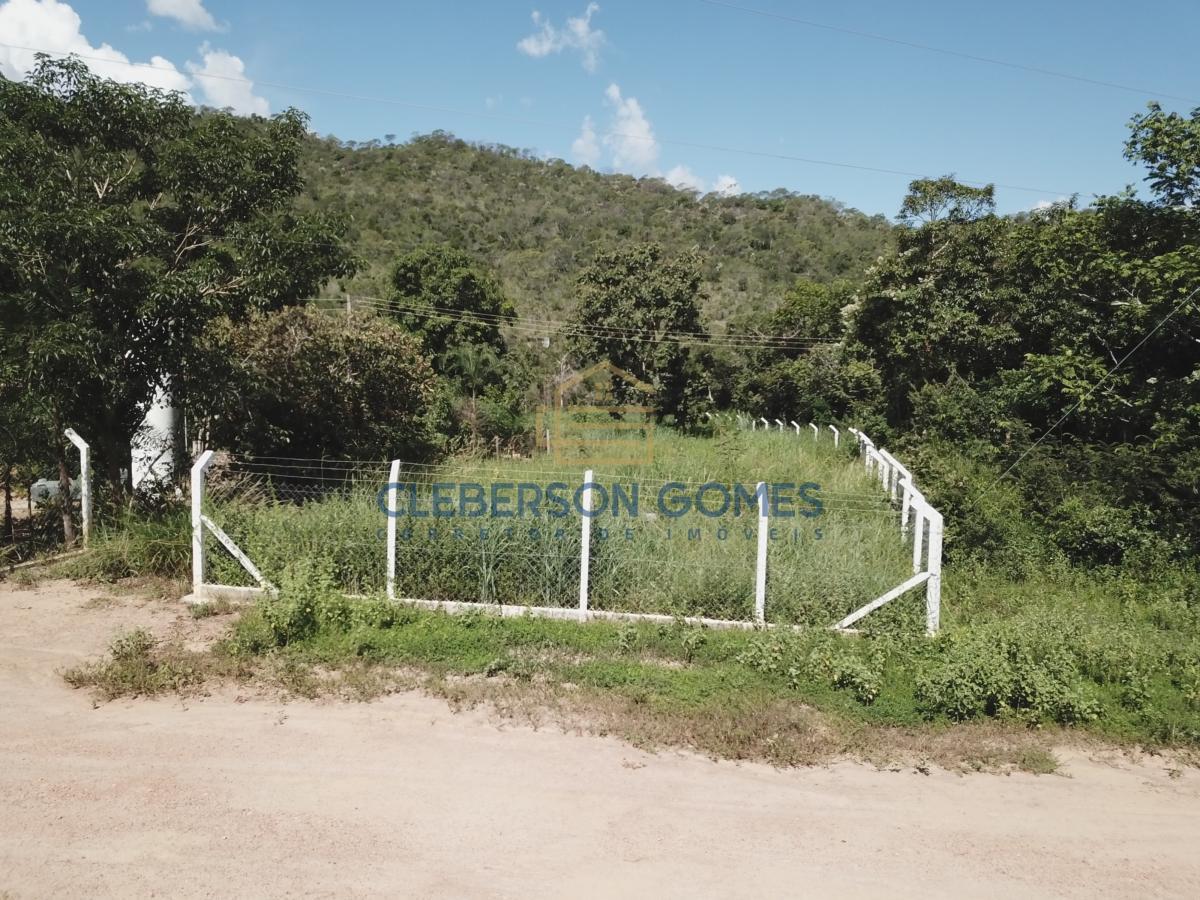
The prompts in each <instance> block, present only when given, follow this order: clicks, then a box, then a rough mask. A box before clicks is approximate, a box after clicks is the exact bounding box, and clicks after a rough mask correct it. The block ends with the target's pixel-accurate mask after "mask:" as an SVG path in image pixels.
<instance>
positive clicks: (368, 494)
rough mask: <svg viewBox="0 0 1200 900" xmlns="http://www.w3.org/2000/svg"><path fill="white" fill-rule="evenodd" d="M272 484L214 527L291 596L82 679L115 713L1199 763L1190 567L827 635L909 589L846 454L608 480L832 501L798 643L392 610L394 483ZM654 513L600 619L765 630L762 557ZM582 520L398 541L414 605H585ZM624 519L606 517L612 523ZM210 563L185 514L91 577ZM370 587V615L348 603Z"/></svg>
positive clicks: (1108, 577)
mask: <svg viewBox="0 0 1200 900" xmlns="http://www.w3.org/2000/svg"><path fill="white" fill-rule="evenodd" d="M597 468H599V467H597ZM253 471H254V470H253V469H252V468H251V467H246V471H243V472H238V471H237V470H236V467H233V468H231V469H230V470H229V471H228V472H227V473H225V475H223V476H222V478H224V479H225V481H224V482H223V483H224V484H226V485H233V486H234V490H232V491H231V492H227V493H225V494H223V495H221V496H222V499H220V501H219V502H215V503H213V506H212V514H213V515H214V517H217V520H218V521H220V522H222V523H223V524H224V525H225V526H226V527H227V528H228V529H229V530H230V532H231V533H232V534H234V536H235V538H236V539H237V540H238V541H239V543H240V544H241V546H243V547H244V548H246V549H247V551H248V552H249V553H250V555H251V557H252V558H253V559H255V560H256V561H257V562H258V563H259V564H260V565H261V566H262V567H263V569H264V571H266V572H267V574H268V576H269V577H271V578H272V580H274V581H275V582H276V583H277V584H279V585H280V586H281V588H282V592H281V594H280V596H279V597H277V598H274V599H271V600H267V601H264V602H262V603H260V604H259V605H257V606H254V607H252V608H250V609H248V610H245V611H244V612H242V613H241V614H240V615H239V617H238V618H237V619H236V621H235V622H234V623H233V624H232V625H231V626H230V632H229V636H228V638H227V639H226V640H225V641H223V642H222V643H221V644H220V645H219V646H218V647H217V648H216V649H214V650H213V651H211V652H208V653H203V654H194V653H184V652H182V651H180V650H178V648H170V647H162V646H159V645H156V644H154V642H153V641H148V640H147V639H146V638H145V636H141V637H139V636H136V635H135V636H133V637H127V639H126V641H125V643H118V644H116V645H114V653H113V654H112V655H111V656H110V658H108V659H107V660H103V661H100V662H98V663H96V664H95V665H92V666H87V667H84V668H82V669H80V670H78V671H76V672H74V673H71V675H70V677H71V679H72V680H73V682H74V683H77V684H81V685H83V684H87V685H92V686H94V687H95V688H96V689H97V690H99V691H100V693H101V694H103V695H105V696H118V695H121V694H128V693H154V692H157V691H161V690H167V689H175V688H185V687H187V686H188V685H192V684H196V683H198V682H201V681H204V680H205V679H209V678H213V677H237V678H255V679H258V678H267V679H268V680H269V681H270V682H271V683H274V684H280V685H282V686H284V687H285V688H286V689H287V690H289V691H292V692H294V693H299V694H312V693H320V692H322V691H337V692H342V693H348V694H350V695H352V696H364V697H366V696H372V695H375V694H378V693H380V692H383V691H386V690H390V689H392V688H395V687H398V686H410V685H412V684H419V685H421V686H423V687H425V688H427V689H430V690H435V691H437V692H440V693H443V694H446V695H447V696H451V697H455V698H458V699H466V700H469V699H472V698H474V699H490V700H498V698H500V699H502V700H503V702H509V701H513V702H518V701H519V703H518V705H520V706H522V707H523V708H534V707H536V708H556V709H569V710H572V711H573V712H572V713H571V715H572V716H574V715H579V716H582V717H583V719H584V720H586V723H587V724H588V727H593V726H594V723H595V722H596V721H600V722H602V723H605V724H602V729H603V730H612V731H615V732H618V733H621V734H624V735H626V736H628V737H631V738H632V739H635V740H645V741H648V742H658V743H667V744H681V745H686V746H692V747H696V748H698V749H701V750H703V751H705V752H710V753H713V754H716V755H722V756H733V757H739V758H740V757H752V758H762V759H770V760H775V761H779V762H801V761H805V760H808V759H814V758H822V757H823V756H826V755H828V754H831V753H839V752H852V753H859V754H864V755H871V754H872V753H875V751H876V750H878V748H880V747H883V746H896V745H897V744H899V745H902V746H908V747H910V748H911V749H913V750H914V752H916V753H918V754H920V753H924V752H926V749H925V748H927V747H935V746H936V747H941V748H942V750H941V751H939V752H941V753H943V756H944V757H945V758H946V759H952V758H957V759H958V760H959V761H967V762H976V761H985V760H992V762H993V763H995V762H996V761H997V760H1001V761H1009V762H1013V761H1016V762H1020V760H1021V759H1024V760H1025V762H1023V763H1020V764H1022V765H1026V766H1027V767H1032V768H1039V767H1044V765H1045V758H1044V755H1043V756H1038V755H1037V753H1036V752H1034V751H1038V748H1039V747H1042V746H1044V744H1045V733H1046V731H1047V729H1050V730H1056V729H1072V730H1074V731H1075V732H1076V733H1077V734H1079V735H1081V736H1082V735H1090V736H1098V737H1102V738H1104V739H1107V740H1114V741H1117V742H1118V743H1125V744H1141V745H1145V746H1149V747H1175V748H1185V749H1186V750H1187V751H1188V752H1196V751H1197V750H1198V749H1200V588H1198V581H1197V578H1196V576H1195V574H1194V573H1191V572H1187V571H1183V570H1172V569H1168V568H1162V569H1159V570H1157V571H1155V572H1153V573H1151V574H1149V575H1141V576H1139V575H1136V574H1134V573H1131V572H1128V571H1121V570H1092V571H1085V570H1082V569H1072V568H1070V567H1066V566H1065V565H1047V566H1041V567H1037V568H1036V569H1035V570H1034V571H1035V572H1036V574H1034V575H1032V576H1029V575H1027V576H1025V577H1014V576H1012V575H1005V574H1002V573H1000V572H999V571H998V570H997V568H996V567H995V566H987V567H982V566H978V565H972V564H970V563H967V562H953V561H952V563H951V564H950V565H949V566H948V568H947V570H946V579H945V585H944V595H943V602H944V614H943V630H942V632H941V634H940V635H938V636H937V637H936V638H934V639H928V638H926V637H925V636H924V635H923V633H922V625H923V595H922V594H921V592H916V593H914V594H911V595H909V596H906V597H904V598H902V599H901V600H898V601H896V602H895V603H893V604H891V605H889V606H887V607H885V608H883V609H882V610H879V611H878V612H876V613H874V614H872V615H871V616H868V617H867V618H866V619H864V620H863V621H862V623H861V625H862V626H863V632H862V634H860V635H858V636H855V637H847V636H839V635H835V634H832V633H830V632H829V631H827V630H826V628H825V627H824V626H827V625H828V624H830V623H831V622H833V621H836V619H837V618H838V617H840V616H841V615H842V614H844V612H846V611H847V610H848V609H850V608H852V607H853V606H855V605H857V604H859V603H862V602H865V601H866V600H867V599H870V598H871V597H873V596H875V594H877V593H879V592H880V591H881V590H883V589H885V588H887V587H890V586H891V585H893V584H896V583H898V582H899V581H901V580H903V578H904V577H905V576H906V575H907V574H908V572H909V571H910V559H909V552H908V550H907V548H906V547H905V546H903V545H902V544H901V542H900V540H899V539H898V535H897V534H896V530H895V518H894V512H891V511H889V510H888V509H887V507H886V505H885V503H884V501H883V499H882V498H881V497H880V496H879V492H878V490H877V489H876V487H875V486H874V485H872V484H870V483H867V482H866V481H865V480H864V477H863V475H862V474H861V467H859V466H858V464H857V463H856V462H853V461H852V460H851V458H850V455H849V453H848V452H844V450H843V451H838V452H836V453H835V452H834V451H833V449H832V447H831V446H828V444H826V445H824V446H819V447H815V448H814V447H813V445H812V442H811V441H810V440H807V439H804V438H801V439H799V440H798V439H796V438H795V436H794V435H787V434H783V435H779V434H767V435H765V434H761V433H758V434H748V433H745V432H742V433H740V434H736V433H735V434H728V433H727V434H723V435H717V436H716V437H714V438H711V439H706V438H687V437H678V436H672V435H667V436H664V437H662V438H661V439H660V441H659V454H658V456H657V457H656V459H655V462H654V464H653V466H651V467H648V468H642V469H640V470H638V471H637V472H636V474H635V473H632V472H628V471H615V472H605V471H603V470H600V471H598V472H597V481H600V482H601V483H609V482H612V481H614V480H617V479H621V478H624V479H627V480H631V479H633V478H637V479H638V480H639V482H640V484H642V485H643V488H642V490H643V491H646V490H647V488H646V487H645V486H646V485H651V486H654V485H661V484H663V483H665V482H667V481H669V480H674V481H679V482H692V483H701V482H706V481H720V482H722V483H735V482H745V483H749V484H750V485H751V486H752V485H753V483H754V482H756V481H758V480H778V481H787V482H793V483H798V482H806V481H813V482H817V483H818V484H820V485H821V494H820V496H821V497H822V498H823V501H824V503H825V507H824V510H823V512H822V515H821V516H820V517H819V519H817V521H819V522H821V523H822V526H823V527H824V528H825V529H826V533H825V536H824V537H823V539H822V540H820V541H818V540H811V541H799V542H792V543H789V542H780V543H773V544H772V545H771V551H770V564H769V565H770V572H771V578H770V582H769V586H768V587H769V591H768V618H769V619H770V620H771V621H773V622H776V623H788V624H799V625H801V626H807V627H802V628H801V630H799V631H793V630H791V629H777V630H772V631H769V632H767V631H758V632H730V631H720V630H709V629H700V628H695V627H690V626H686V625H684V624H682V623H677V624H673V625H667V626H657V625H649V624H645V625H620V624H613V623H590V624H587V625H578V624H574V623H566V622H555V621H548V620H541V619H533V618H500V617H496V616H491V615H484V614H475V615H468V616H462V617H457V618H456V617H452V616H448V615H444V614H440V613H432V612H422V611H418V610H416V609H413V608H411V607H407V606H403V605H396V604H391V603H388V602H386V601H384V600H383V599H381V597H380V595H381V594H382V580H383V578H382V575H383V542H382V540H380V539H379V537H378V535H377V532H378V530H379V529H380V528H381V527H382V525H383V523H384V517H383V515H382V513H381V512H380V511H379V510H378V508H377V507H376V506H375V496H374V491H375V490H377V487H376V486H375V485H377V484H378V483H379V482H378V480H375V481H372V482H368V483H367V484H366V485H364V484H363V483H362V482H355V481H354V480H353V479H348V480H347V479H343V483H344V484H348V485H349V487H345V488H344V489H339V491H336V492H330V491H328V490H326V491H321V492H319V495H318V496H315V497H314V498H312V499H311V501H310V502H305V503H274V502H264V499H266V498H267V497H268V496H269V495H266V494H264V493H263V491H264V490H265V488H268V487H269V488H271V489H272V490H276V489H277V488H276V486H275V477H276V476H270V477H267V476H266V475H265V474H264V473H265V472H269V471H272V470H271V469H269V468H266V467H264V468H263V469H262V471H259V472H257V473H256V479H246V478H245V476H246V475H247V474H249V473H252V472H253ZM417 473H423V474H421V475H420V477H415V476H416V475H417ZM412 476H414V477H412V480H414V481H416V482H418V483H419V484H420V485H421V487H419V488H418V489H417V496H418V497H419V498H421V499H422V500H429V501H430V502H432V501H431V498H430V497H429V496H428V495H429V494H431V493H432V488H431V487H430V485H432V484H433V483H435V482H438V481H447V482H449V481H453V480H455V479H468V478H469V479H470V480H473V481H478V482H480V483H481V484H485V485H490V484H491V483H493V482H495V481H500V482H507V481H512V482H516V481H523V480H528V481H534V480H537V479H542V480H543V481H544V480H546V479H548V478H556V477H559V476H562V478H563V480H564V481H569V480H570V479H572V478H574V479H577V477H578V473H576V472H574V471H573V470H571V471H567V470H563V471H561V472H559V471H555V470H553V469H551V468H550V467H548V466H547V464H546V463H545V461H542V462H541V463H536V462H529V461H505V462H479V461H474V462H457V463H454V464H452V465H450V466H447V467H440V468H438V469H433V470H421V469H417V468H415V467H414V468H413V470H412ZM216 481H217V483H218V484H220V483H222V482H221V479H216ZM572 483H574V482H572ZM253 491H259V494H258V497H257V499H255V498H254V495H253V493H252V492H253ZM656 491H657V487H652V488H651V489H650V495H653V493H655V492H656ZM214 493H217V492H216V491H214ZM644 496H645V495H644ZM653 511H654V507H653V504H652V503H651V504H649V505H646V504H643V506H642V508H641V515H639V516H638V517H636V521H635V517H630V516H627V515H626V516H624V517H623V520H622V521H620V522H618V521H617V517H611V520H609V521H608V525H609V526H610V527H611V528H612V529H613V530H615V529H617V528H618V527H620V528H622V529H623V528H625V527H630V528H633V529H635V535H634V539H632V540H619V541H613V540H612V539H611V537H610V538H609V539H607V541H606V540H604V539H598V538H596V537H594V538H593V541H594V544H593V560H594V561H593V580H592V585H593V594H592V596H593V603H594V605H595V606H597V607H600V608H608V609H627V610H653V611H657V612H663V613H667V614H672V615H677V616H681V615H684V614H695V613H700V614H704V615H710V616H711V615H719V616H739V617H742V616H746V615H748V610H749V606H748V604H749V602H750V597H751V596H752V587H751V582H750V578H751V577H752V573H753V549H754V541H752V540H739V541H737V542H735V541H734V540H732V539H731V540H729V541H726V542H720V541H718V540H716V539H715V537H714V536H713V535H712V534H711V533H710V532H711V530H712V528H713V527H714V525H713V523H712V522H711V521H701V517H696V519H695V523H694V524H692V523H685V526H684V527H696V528H701V529H707V530H706V531H705V533H704V534H703V535H702V536H701V537H700V538H699V539H698V540H692V541H689V540H687V539H684V540H677V539H676V538H675V537H671V538H668V537H667V535H666V532H665V528H666V526H665V525H664V522H663V520H662V518H661V517H654V516H652V515H646V513H647V512H651V513H653ZM684 518H686V517H684ZM567 521H568V524H569V526H570V527H569V528H564V530H565V531H567V532H569V533H570V534H572V535H575V538H574V539H575V541H576V543H575V544H571V543H570V541H569V540H563V541H558V542H554V541H550V542H547V543H546V544H545V545H544V546H542V545H538V544H537V543H536V542H531V541H530V539H529V537H528V535H525V536H521V535H518V536H516V537H513V536H506V535H504V534H503V533H502V532H500V531H498V530H497V531H496V532H495V533H493V534H492V535H491V536H490V537H489V538H488V539H487V540H484V541H480V540H479V539H478V538H476V539H475V540H467V539H459V538H456V537H454V536H453V534H452V533H451V532H450V531H449V530H447V529H444V528H443V529H440V530H441V533H440V534H439V535H437V536H436V537H430V536H429V535H428V534H427V533H425V532H424V531H423V530H422V529H416V528H414V535H413V537H412V538H410V539H408V540H406V541H404V542H402V544H401V546H402V552H401V562H400V579H401V591H402V593H403V594H406V595H413V596H422V597H426V598H430V599H462V600H490V601H497V602H501V603H534V604H545V605H555V604H559V605H566V604H568V603H573V602H574V594H575V591H576V589H577V582H576V578H577V568H576V566H577V562H578V560H577V558H575V557H574V554H577V552H578V549H577V548H578V544H577V541H578V537H577V534H578V532H577V528H578V518H577V517H575V518H573V519H569V520H567ZM747 521H749V520H747ZM605 522H606V519H605V517H603V516H602V517H600V518H598V519H597V520H596V528H599V527H602V526H604V525H605ZM401 524H404V520H403V519H402V520H401ZM674 527H680V526H678V525H676V526H674ZM843 529H844V531H843ZM187 558H188V556H187V539H186V520H185V519H182V518H179V519H175V518H171V517H168V518H167V519H165V520H160V521H158V522H127V523H125V525H124V526H123V527H122V528H120V529H117V530H114V531H112V532H111V533H109V534H108V536H107V537H106V538H105V539H102V540H101V541H100V542H99V546H98V547H97V549H96V550H95V551H94V552H93V553H92V554H91V555H90V556H89V557H88V558H87V560H86V561H85V562H82V563H80V564H78V568H77V571H78V572H80V573H81V574H91V575H93V576H97V575H98V576H106V577H123V576H127V575H131V574H136V575H146V574H159V575H172V574H175V575H178V574H181V573H182V572H184V571H185V570H186V564H187ZM212 559H213V561H214V567H215V570H216V571H215V572H214V574H213V576H210V577H214V578H215V579H219V580H222V581H226V582H232V583H237V582H236V581H235V580H234V574H235V569H234V568H233V567H232V561H231V560H226V559H224V557H223V555H222V551H220V550H219V548H214V550H213V553H212ZM348 589H352V590H354V591H355V592H361V593H363V594H365V595H367V598H368V599H363V600H348V599H346V598H345V597H344V596H343V595H344V593H345V592H346V591H347V590H348ZM200 612H201V613H202V614H203V613H214V614H215V613H220V614H229V613H230V612H231V610H229V609H222V608H218V607H208V608H201V609H200ZM514 698H516V699H514ZM1055 733H1058V732H1057V731H1056V732H1055ZM998 736H1001V737H998ZM1060 736H1061V735H1060ZM1031 741H1032V743H1030V742H1031ZM997 742H998V743H997ZM998 747H1000V748H1005V747H1007V748H1008V749H1001V750H998V749H997V748H998ZM872 748H875V749H872ZM1013 748H1015V749H1013ZM929 752H932V751H929ZM1039 752H1040V751H1039ZM1027 753H1034V755H1033V756H1026V754H1027ZM997 754H999V756H997ZM1006 754H1007V755H1006Z"/></svg>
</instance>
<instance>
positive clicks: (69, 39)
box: [0, 0, 191, 99]
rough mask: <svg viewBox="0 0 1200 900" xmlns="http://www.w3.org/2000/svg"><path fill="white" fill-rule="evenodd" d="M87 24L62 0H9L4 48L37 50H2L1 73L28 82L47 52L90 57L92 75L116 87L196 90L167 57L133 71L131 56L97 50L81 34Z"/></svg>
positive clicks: (0, 11) (0, 30)
mask: <svg viewBox="0 0 1200 900" xmlns="http://www.w3.org/2000/svg"><path fill="white" fill-rule="evenodd" d="M82 24H83V23H82V21H81V20H80V18H79V14H78V13H76V12H75V10H74V9H72V8H71V7H70V5H69V4H66V3H60V2H59V0H8V2H6V3H4V4H2V5H0V35H4V43H5V44H16V45H19V46H21V47H30V48H34V49H30V50H22V49H13V48H12V47H6V46H0V72H3V73H4V75H5V77H7V78H11V79H14V80H17V79H20V78H24V77H25V75H26V74H28V73H29V71H30V70H31V69H32V68H33V66H34V63H35V60H34V52H35V50H43V51H45V52H47V53H50V54H52V55H58V54H66V53H77V54H79V55H80V56H81V57H86V59H85V60H84V61H85V62H86V63H87V65H88V68H89V69H91V70H92V71H93V72H95V73H96V74H97V75H100V76H102V77H104V78H111V79H112V80H113V81H121V82H125V83H132V82H141V83H142V84H147V85H150V86H151V87H157V88H162V89H164V90H169V91H183V92H185V93H186V92H187V90H188V88H189V87H190V86H191V81H190V80H189V79H188V77H187V76H186V75H185V74H183V73H182V72H180V71H179V70H178V69H177V68H175V65H174V63H172V62H170V61H169V60H166V59H164V58H163V57H161V56H152V57H151V58H150V60H149V63H148V64H142V65H138V66H131V65H129V62H130V60H129V57H128V56H126V55H125V54H124V53H121V52H120V51H119V50H115V49H114V48H112V47H110V46H109V45H108V44H101V45H100V46H98V47H94V46H92V44H91V42H90V41H89V40H88V39H87V38H86V37H84V35H83V32H82V31H81V30H80V26H81V25H82ZM189 99H190V98H189Z"/></svg>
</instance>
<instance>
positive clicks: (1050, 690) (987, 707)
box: [915, 617, 1102, 724]
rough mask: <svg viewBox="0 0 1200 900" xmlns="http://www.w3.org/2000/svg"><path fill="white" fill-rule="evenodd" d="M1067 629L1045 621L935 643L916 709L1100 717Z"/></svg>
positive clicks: (964, 715)
mask: <svg viewBox="0 0 1200 900" xmlns="http://www.w3.org/2000/svg"><path fill="white" fill-rule="evenodd" d="M1065 624H1066V623H1064V622H1061V621H1054V620H1053V619H1051V618H1050V617H1047V618H1045V619H1043V620H1042V621H1034V620H1025V621H1020V622H1016V623H1012V624H1000V625H991V626H987V627H980V628H976V629H973V630H972V631H970V632H966V633H961V634H957V635H948V636H946V637H944V638H942V639H940V643H941V647H940V650H941V653H940V658H939V659H938V660H937V661H936V662H935V663H934V664H933V665H932V666H931V667H930V668H929V669H928V670H926V671H924V672H921V673H920V674H919V675H918V677H917V683H916V693H915V697H916V701H917V705H918V708H919V709H921V710H922V711H923V712H925V713H926V714H927V715H929V716H936V715H944V716H947V717H949V718H951V719H956V720H964V719H973V718H977V717H980V716H1003V715H1007V714H1014V715H1016V716H1018V717H1021V718H1025V719H1028V720H1029V721H1032V722H1042V721H1052V722H1059V723H1062V724H1080V723H1087V722H1093V721H1095V720H1097V719H1098V718H1099V717H1100V715H1101V713H1102V707H1101V704H1100V702H1099V700H1098V699H1097V698H1096V696H1095V694H1094V691H1093V689H1092V687H1091V686H1089V685H1088V684H1087V682H1086V679H1085V678H1084V677H1083V672H1082V667H1081V665H1080V660H1079V658H1078V656H1077V654H1076V651H1075V650H1074V649H1073V647H1072V645H1071V641H1070V639H1069V637H1068V633H1067V632H1068V628H1065V627H1063V626H1064V625H1065Z"/></svg>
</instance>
